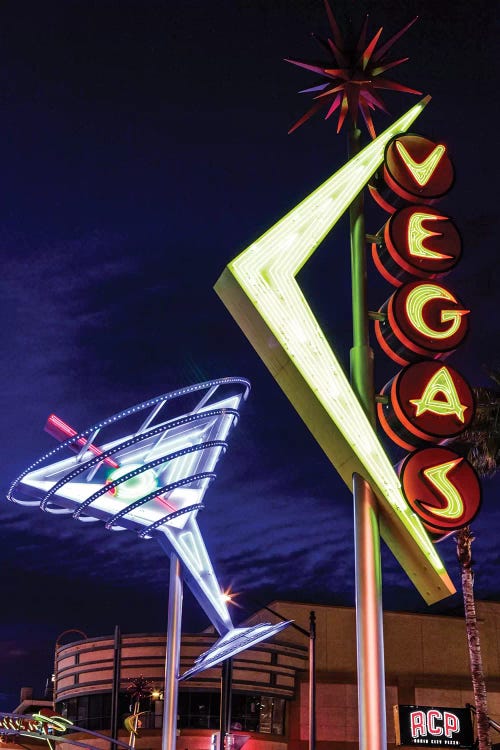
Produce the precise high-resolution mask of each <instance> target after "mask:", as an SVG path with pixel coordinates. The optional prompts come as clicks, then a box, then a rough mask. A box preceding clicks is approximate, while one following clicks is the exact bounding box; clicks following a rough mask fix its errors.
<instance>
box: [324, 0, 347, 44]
mask: <svg viewBox="0 0 500 750" xmlns="http://www.w3.org/2000/svg"><path fill="white" fill-rule="evenodd" d="M325 10H326V15H327V16H328V23H329V24H330V28H331V30H332V34H333V40H334V42H335V46H336V47H339V48H340V49H341V48H342V45H343V43H344V40H343V39H342V34H341V33H340V29H339V27H338V24H337V21H336V20H335V16H334V15H333V13H332V9H331V8H330V3H329V2H328V0H325Z"/></svg>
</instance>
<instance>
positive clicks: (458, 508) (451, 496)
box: [400, 446, 481, 532]
mask: <svg viewBox="0 0 500 750" xmlns="http://www.w3.org/2000/svg"><path fill="white" fill-rule="evenodd" d="M400 479H401V484H402V487H403V492H404V494H405V497H406V499H407V501H408V503H409V505H410V506H411V508H412V509H413V510H414V511H415V513H416V514H417V515H418V516H419V517H420V519H421V520H422V521H423V523H424V525H427V526H428V528H429V530H430V531H433V532H446V531H451V530H453V529H460V528H462V527H463V526H467V524H469V523H470V522H471V521H472V520H473V518H474V517H475V516H476V514H477V513H478V511H479V508H480V505H481V485H480V482H479V479H478V476H477V474H476V472H475V471H474V469H473V468H472V466H471V465H470V463H469V462H468V461H467V460H466V459H465V458H463V457H462V456H459V455H458V453H455V451H452V450H450V449H449V448H442V447H437V446H435V447H432V448H423V449H422V450H418V451H415V452H414V453H411V454H410V455H409V456H407V457H406V458H405V460H404V461H403V464H402V466H401V472H400Z"/></svg>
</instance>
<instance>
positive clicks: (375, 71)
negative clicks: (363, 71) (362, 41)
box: [370, 57, 410, 76]
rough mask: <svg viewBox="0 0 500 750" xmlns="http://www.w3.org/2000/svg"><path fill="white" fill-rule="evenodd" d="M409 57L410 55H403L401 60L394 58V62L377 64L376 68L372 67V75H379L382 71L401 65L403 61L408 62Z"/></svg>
mask: <svg viewBox="0 0 500 750" xmlns="http://www.w3.org/2000/svg"><path fill="white" fill-rule="evenodd" d="M409 59H410V58H409V57H401V58H400V59H399V60H393V61H392V62H388V63H386V64H385V65H377V67H376V68H372V70H371V71H370V73H371V75H372V76H379V75H380V74H381V73H385V71H386V70H389V69H390V68H395V67H396V65H401V64H402V63H405V62H408V60H409Z"/></svg>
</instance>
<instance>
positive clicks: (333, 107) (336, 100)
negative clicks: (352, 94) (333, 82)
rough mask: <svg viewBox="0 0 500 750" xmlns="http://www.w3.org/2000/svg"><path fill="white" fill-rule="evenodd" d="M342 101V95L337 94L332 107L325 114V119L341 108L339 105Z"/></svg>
mask: <svg viewBox="0 0 500 750" xmlns="http://www.w3.org/2000/svg"><path fill="white" fill-rule="evenodd" d="M341 101H342V96H341V95H340V94H337V96H336V97H335V99H334V100H333V103H332V106H331V107H330V109H329V110H328V112H327V113H326V115H325V120H328V118H329V117H331V115H333V113H334V112H335V110H336V109H338V108H339V105H340V102H341Z"/></svg>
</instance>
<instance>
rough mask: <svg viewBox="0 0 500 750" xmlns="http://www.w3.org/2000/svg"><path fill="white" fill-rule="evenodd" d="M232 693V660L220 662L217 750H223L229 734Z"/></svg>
mask: <svg viewBox="0 0 500 750" xmlns="http://www.w3.org/2000/svg"><path fill="white" fill-rule="evenodd" d="M232 692H233V660H232V659H226V660H225V661H223V662H222V672H221V680H220V738H219V750H224V746H225V745H224V740H225V738H226V735H227V734H230V733H231V710H232Z"/></svg>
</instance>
